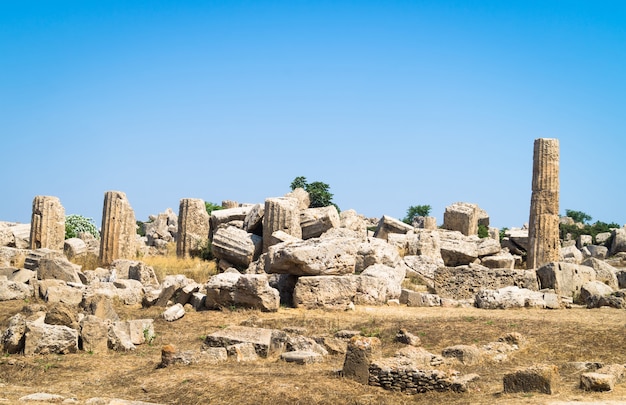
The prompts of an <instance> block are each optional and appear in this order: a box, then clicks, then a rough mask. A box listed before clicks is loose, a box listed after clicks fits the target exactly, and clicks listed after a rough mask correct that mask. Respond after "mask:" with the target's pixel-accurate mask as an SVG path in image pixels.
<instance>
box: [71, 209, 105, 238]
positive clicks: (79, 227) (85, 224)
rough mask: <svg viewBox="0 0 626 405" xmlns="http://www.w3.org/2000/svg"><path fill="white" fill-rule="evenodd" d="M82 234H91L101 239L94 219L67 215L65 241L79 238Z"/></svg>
mask: <svg viewBox="0 0 626 405" xmlns="http://www.w3.org/2000/svg"><path fill="white" fill-rule="evenodd" d="M81 232H87V233H90V234H92V235H93V236H94V237H96V238H99V237H100V233H99V232H98V228H96V224H95V223H94V222H93V219H92V218H87V217H84V216H82V215H76V214H72V215H67V216H66V217H65V239H70V238H77V237H78V234H79V233H81Z"/></svg>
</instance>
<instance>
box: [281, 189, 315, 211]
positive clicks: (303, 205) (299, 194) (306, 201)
mask: <svg viewBox="0 0 626 405" xmlns="http://www.w3.org/2000/svg"><path fill="white" fill-rule="evenodd" d="M285 197H287V198H295V199H296V200H298V209H299V210H305V209H307V208H309V206H310V205H311V196H310V195H309V193H308V192H307V191H306V190H305V189H303V188H302V187H297V188H295V189H294V190H293V191H291V192H289V193H287V194H285Z"/></svg>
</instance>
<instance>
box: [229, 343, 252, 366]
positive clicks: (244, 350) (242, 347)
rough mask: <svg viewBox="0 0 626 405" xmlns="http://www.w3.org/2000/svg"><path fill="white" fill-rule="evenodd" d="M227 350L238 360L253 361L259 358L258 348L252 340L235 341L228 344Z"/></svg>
mask: <svg viewBox="0 0 626 405" xmlns="http://www.w3.org/2000/svg"><path fill="white" fill-rule="evenodd" d="M226 352H227V353H228V356H229V357H231V358H234V359H235V361H236V362H251V361H257V360H258V359H259V355H258V354H257V352H256V348H255V346H254V344H253V343H251V342H243V343H235V344H233V345H230V346H226Z"/></svg>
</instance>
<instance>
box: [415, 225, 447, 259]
mask: <svg viewBox="0 0 626 405" xmlns="http://www.w3.org/2000/svg"><path fill="white" fill-rule="evenodd" d="M407 254H408V255H419V256H424V257H429V258H431V259H433V260H436V261H438V262H441V263H442V264H443V259H442V258H441V237H440V235H439V232H438V231H433V230H427V229H416V230H415V232H414V233H413V234H408V235H407Z"/></svg>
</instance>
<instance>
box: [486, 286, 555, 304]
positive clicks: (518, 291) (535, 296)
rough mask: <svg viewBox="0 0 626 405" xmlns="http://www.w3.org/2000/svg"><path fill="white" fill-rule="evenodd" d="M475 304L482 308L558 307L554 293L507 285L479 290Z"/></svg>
mask: <svg viewBox="0 0 626 405" xmlns="http://www.w3.org/2000/svg"><path fill="white" fill-rule="evenodd" d="M475 305H476V307H478V308H483V309H509V308H550V309H559V308H560V301H559V298H558V296H557V295H556V294H554V293H547V292H540V291H532V290H529V289H526V288H519V287H516V286H509V287H504V288H500V289H498V290H481V291H479V292H478V294H476V298H475Z"/></svg>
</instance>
